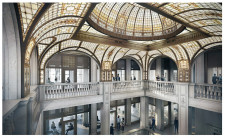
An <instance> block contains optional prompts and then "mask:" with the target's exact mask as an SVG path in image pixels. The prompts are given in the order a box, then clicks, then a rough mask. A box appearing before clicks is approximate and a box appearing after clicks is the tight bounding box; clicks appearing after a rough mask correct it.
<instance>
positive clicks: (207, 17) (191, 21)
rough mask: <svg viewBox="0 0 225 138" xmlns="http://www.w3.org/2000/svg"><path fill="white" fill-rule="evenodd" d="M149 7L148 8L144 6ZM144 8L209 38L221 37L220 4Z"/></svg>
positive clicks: (189, 4) (158, 5)
mask: <svg viewBox="0 0 225 138" xmlns="http://www.w3.org/2000/svg"><path fill="white" fill-rule="evenodd" d="M146 5H149V6H150V7H149V6H146ZM146 5H145V6H146V7H149V8H152V7H153V8H156V9H157V11H158V12H160V13H164V14H165V15H168V16H167V17H173V18H174V19H177V21H181V22H182V23H184V24H185V26H188V27H193V28H198V29H199V30H201V31H202V32H205V33H206V34H208V35H210V36H221V35H222V3H216V2H215V3H213V2H210V3H163V4H159V3H148V4H146Z"/></svg>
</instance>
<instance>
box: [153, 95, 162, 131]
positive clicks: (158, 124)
mask: <svg viewBox="0 0 225 138" xmlns="http://www.w3.org/2000/svg"><path fill="white" fill-rule="evenodd" d="M155 105H156V109H155V110H156V116H155V120H156V128H157V129H159V130H163V129H164V102H163V101H162V100H159V99H155Z"/></svg>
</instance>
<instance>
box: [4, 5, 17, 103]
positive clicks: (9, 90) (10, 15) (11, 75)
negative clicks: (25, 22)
mask: <svg viewBox="0 0 225 138" xmlns="http://www.w3.org/2000/svg"><path fill="white" fill-rule="evenodd" d="M2 7H3V22H2V29H3V33H2V47H3V48H2V57H3V58H2V75H3V76H2V82H3V85H2V90H3V100H9V99H10V100H11V99H19V98H21V49H20V47H21V46H20V37H19V29H18V24H17V19H16V13H15V10H14V9H15V8H14V5H13V3H10V4H9V3H3V5H2Z"/></svg>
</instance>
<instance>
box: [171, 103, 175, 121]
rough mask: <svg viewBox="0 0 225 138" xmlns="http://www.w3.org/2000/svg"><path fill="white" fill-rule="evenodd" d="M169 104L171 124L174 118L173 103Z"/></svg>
mask: <svg viewBox="0 0 225 138" xmlns="http://www.w3.org/2000/svg"><path fill="white" fill-rule="evenodd" d="M170 106H171V109H170V111H171V115H170V116H171V122H170V123H171V124H172V125H173V124H174V120H175V116H174V103H172V102H171V105H170Z"/></svg>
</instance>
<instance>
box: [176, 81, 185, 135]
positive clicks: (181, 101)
mask: <svg viewBox="0 0 225 138" xmlns="http://www.w3.org/2000/svg"><path fill="white" fill-rule="evenodd" d="M175 89H176V92H178V93H177V95H178V133H179V135H188V83H179V84H177V85H175Z"/></svg>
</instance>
